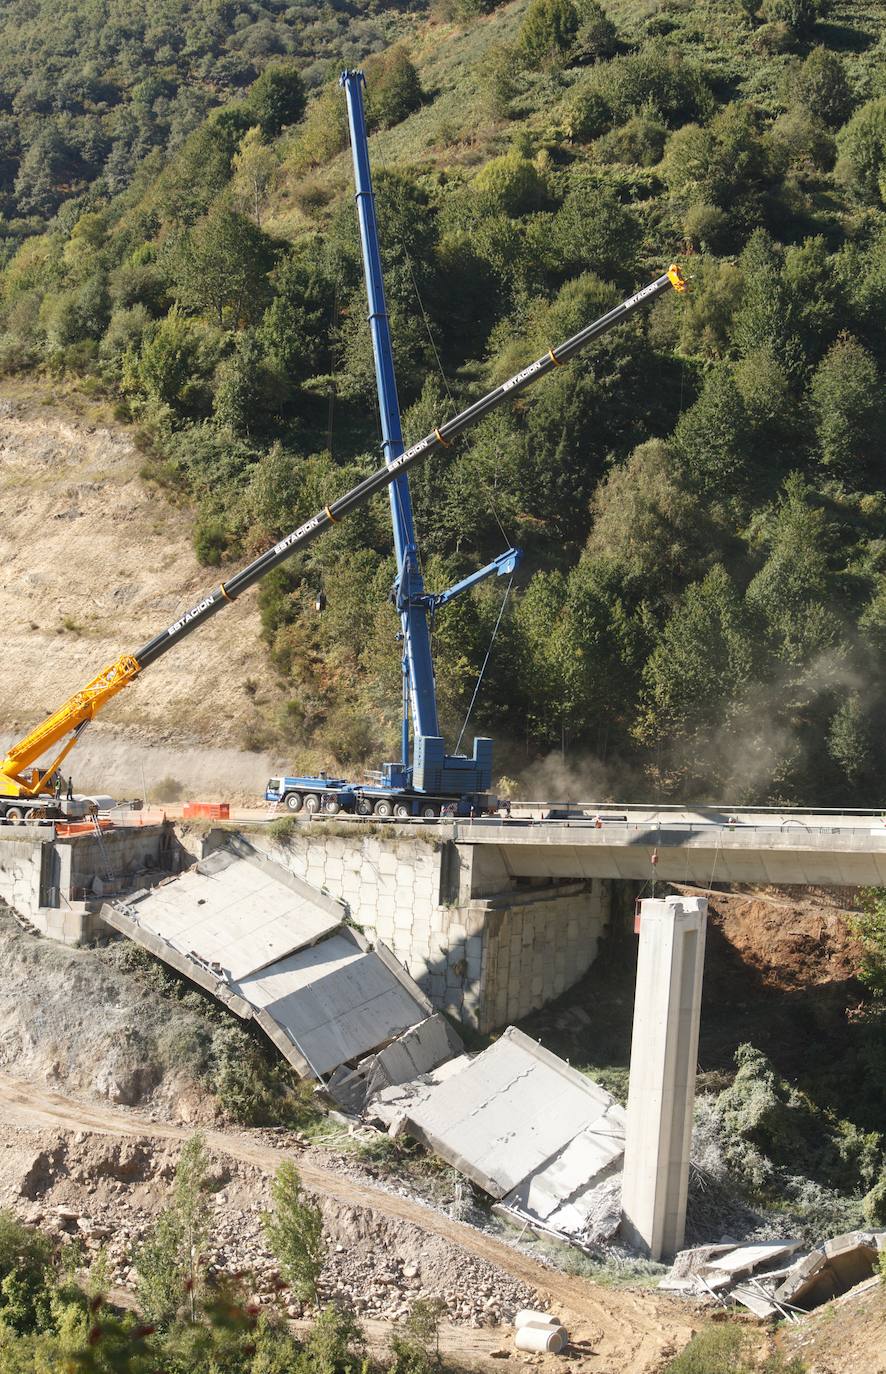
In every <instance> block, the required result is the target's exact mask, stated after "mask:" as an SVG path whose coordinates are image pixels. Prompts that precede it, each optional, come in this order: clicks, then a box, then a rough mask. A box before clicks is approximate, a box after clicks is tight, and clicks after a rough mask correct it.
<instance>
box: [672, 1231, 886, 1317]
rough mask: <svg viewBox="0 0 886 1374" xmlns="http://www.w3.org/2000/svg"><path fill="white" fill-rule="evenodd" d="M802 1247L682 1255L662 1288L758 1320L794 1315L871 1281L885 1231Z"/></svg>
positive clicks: (715, 1248) (711, 1248)
mask: <svg viewBox="0 0 886 1374" xmlns="http://www.w3.org/2000/svg"><path fill="white" fill-rule="evenodd" d="M799 1249H800V1242H799V1241H795V1240H787V1241H776V1242H773V1243H771V1244H760V1245H733V1244H731V1243H729V1244H724V1245H705V1246H700V1247H698V1248H696V1249H694V1250H683V1251H681V1253H680V1254H679V1255H678V1256H677V1258H676V1259H675V1261H674V1264H673V1267H672V1269H671V1272H670V1273H669V1274H668V1276H667V1277H666V1278H664V1279H662V1281H661V1283H660V1284H659V1287H660V1288H663V1289H665V1290H667V1291H669V1292H675V1293H683V1294H685V1295H686V1296H691V1297H695V1298H699V1297H700V1298H707V1299H710V1300H712V1301H716V1302H718V1303H721V1304H723V1303H726V1302H735V1303H739V1304H740V1305H741V1306H742V1307H746V1308H748V1310H749V1311H751V1312H753V1313H754V1314H755V1315H756V1316H758V1317H773V1316H790V1315H791V1314H792V1313H793V1312H800V1311H808V1310H810V1309H811V1308H813V1307H818V1306H820V1304H821V1303H824V1302H829V1301H830V1300H831V1299H832V1298H835V1297H838V1296H839V1295H841V1294H844V1293H847V1292H849V1290H850V1289H852V1288H854V1287H855V1286H856V1285H857V1284H860V1283H864V1282H865V1281H866V1280H868V1279H869V1278H870V1276H871V1274H872V1273H873V1271H874V1267H875V1265H876V1263H877V1256H878V1252H879V1251H881V1250H886V1231H850V1232H849V1233H848V1234H847V1235H844V1236H835V1237H834V1238H833V1239H832V1240H828V1241H825V1242H824V1244H823V1245H822V1246H820V1247H818V1248H816V1249H814V1250H811V1251H809V1252H806V1253H804V1254H802V1255H799V1256H798V1255H797V1254H796V1252H797V1251H798V1250H799Z"/></svg>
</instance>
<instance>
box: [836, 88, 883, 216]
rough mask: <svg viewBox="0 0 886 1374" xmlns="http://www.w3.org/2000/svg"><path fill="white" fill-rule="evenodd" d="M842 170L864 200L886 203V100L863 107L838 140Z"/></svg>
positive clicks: (872, 102)
mask: <svg viewBox="0 0 886 1374" xmlns="http://www.w3.org/2000/svg"><path fill="white" fill-rule="evenodd" d="M837 149H838V151H839V153H840V164H839V169H838V170H840V171H841V172H842V174H843V176H844V179H845V180H846V181H847V182H848V183H849V185H850V186H852V187H853V189H854V190H855V191H856V192H857V193H858V195H859V196H861V197H862V198H863V199H864V200H867V201H870V202H872V203H875V204H876V203H878V202H879V203H886V185H884V172H886V96H881V97H880V99H879V100H869V101H868V103H867V104H866V105H862V107H861V109H860V110H857V111H856V112H855V114H854V115H853V116H852V118H851V119H850V121H849V123H848V124H847V125H846V127H845V128H844V129H841V130H840V133H839V135H838V136H837Z"/></svg>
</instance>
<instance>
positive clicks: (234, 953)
mask: <svg viewBox="0 0 886 1374" xmlns="http://www.w3.org/2000/svg"><path fill="white" fill-rule="evenodd" d="M102 918H103V920H105V921H106V922H107V923H108V924H109V925H110V926H112V927H113V928H114V929H115V930H118V931H120V932H121V933H122V934H124V935H127V936H128V937H129V938H130V939H132V940H134V941H136V942H137V943H138V944H141V945H142V946H143V947H145V948H146V949H149V950H150V951H151V953H152V954H155V955H157V956H158V957H159V958H160V959H163V960H164V961H165V962H166V963H167V964H169V965H170V966H171V967H172V968H174V969H176V970H177V971H178V972H179V973H183V974H185V975H186V977H188V978H189V979H191V981H192V982H195V983H197V984H198V985H199V986H201V987H203V988H205V989H206V990H207V991H208V992H211V993H212V994H213V995H214V996H216V997H218V998H219V1000H220V1001H222V1002H224V1003H225V1005H226V1006H228V1007H229V1008H230V1010H231V1011H233V1012H235V1014H236V1015H238V1016H240V1017H242V1018H243V1019H244V1020H248V1019H254V1020H255V1021H256V1022H257V1023H258V1025H260V1026H261V1028H262V1029H263V1030H264V1031H265V1033H266V1034H267V1036H268V1037H269V1039H270V1040H271V1041H272V1042H273V1043H274V1044H275V1045H276V1047H277V1048H278V1049H279V1050H280V1052H281V1054H283V1055H284V1056H285V1058H286V1059H287V1060H288V1061H289V1063H290V1064H291V1065H292V1066H293V1068H294V1069H295V1070H296V1072H297V1073H299V1074H301V1075H302V1076H304V1077H306V1078H313V1079H315V1080H318V1081H323V1079H324V1078H325V1076H326V1075H328V1074H334V1073H335V1071H336V1070H337V1069H338V1068H339V1067H340V1066H342V1065H355V1064H356V1065H359V1064H360V1063H361V1062H363V1063H364V1069H363V1071H362V1074H361V1073H360V1072H359V1070H358V1079H359V1078H361V1077H362V1078H366V1077H367V1075H368V1074H369V1070H368V1068H367V1067H365V1061H366V1056H368V1055H370V1054H371V1053H372V1052H373V1051H380V1050H387V1051H388V1054H387V1056H386V1058H385V1059H384V1060H383V1062H382V1064H381V1065H380V1066H379V1068H378V1072H377V1074H376V1081H377V1082H378V1083H379V1084H389V1083H396V1082H397V1081H398V1080H399V1077H400V1075H401V1074H402V1073H404V1072H406V1071H407V1069H408V1068H410V1067H411V1070H412V1072H426V1071H427V1070H428V1069H431V1068H434V1067H435V1066H436V1065H437V1064H438V1063H439V1062H440V1060H441V1059H442V1058H449V1057H451V1055H452V1054H454V1053H458V1052H459V1051H460V1050H461V1042H460V1041H459V1040H458V1037H457V1036H456V1034H455V1032H454V1031H453V1030H451V1029H450V1028H449V1027H448V1026H447V1027H446V1028H445V1029H443V1025H442V1024H441V1018H439V1017H438V1016H436V1015H435V1013H434V1009H433V1007H432V1005H431V1003H430V1001H429V1000H428V998H427V997H426V996H425V994H424V993H423V992H422V991H421V989H420V988H419V987H418V985H417V983H415V982H414V980H413V979H412V978H410V976H409V974H408V973H407V972H406V970H405V969H404V968H403V966H402V965H401V964H400V963H398V961H397V960H396V959H395V958H394V956H393V954H391V952H390V950H388V949H387V948H386V947H385V946H384V945H382V944H381V943H378V944H376V945H375V947H374V948H370V945H369V942H368V940H366V938H365V937H364V936H363V935H362V934H361V932H360V931H358V930H355V929H354V928H353V927H351V926H349V925H348V924H347V923H346V922H347V910H346V908H345V906H344V905H343V904H342V903H341V902H338V901H335V900H334V899H333V898H331V897H329V896H328V895H327V894H326V893H325V892H320V891H319V890H318V889H316V888H313V887H311V886H310V884H308V883H306V882H304V881H303V880H302V879H301V878H298V877H296V876H294V875H293V874H291V873H289V872H288V871H287V870H286V869H284V868H283V867H282V866H281V865H279V864H276V863H274V862H273V861H272V860H270V859H267V858H266V857H265V856H263V855H261V854H259V853H258V852H257V851H256V850H255V849H254V848H253V847H252V846H251V845H250V844H249V843H248V842H247V841H246V840H244V839H243V838H242V837H241V836H226V837H225V838H224V840H223V842H222V843H221V845H220V847H219V848H217V849H216V850H214V851H213V852H212V853H210V854H209V855H207V857H206V858H204V859H202V860H200V862H199V863H197V864H195V865H194V866H193V867H192V868H191V869H189V870H188V871H187V872H185V873H183V874H181V875H179V876H178V877H176V878H174V879H172V880H171V881H169V882H166V883H163V884H162V885H160V886H159V887H156V888H152V889H150V890H148V889H145V890H143V891H141V892H138V893H135V894H133V895H132V896H130V897H129V898H128V899H127V900H126V901H125V902H122V901H116V902H107V903H105V905H104V906H103V908H102ZM402 1036H406V1037H407V1040H406V1042H405V1043H404V1045H403V1046H401V1047H400V1048H399V1050H395V1048H394V1046H395V1044H396V1042H397V1041H398V1040H399V1038H400V1037H402ZM348 1077H349V1075H346V1078H348ZM359 1095H360V1094H359V1090H358V1083H357V1081H354V1082H350V1089H349V1093H348V1103H354V1104H356V1107H355V1109H357V1110H359Z"/></svg>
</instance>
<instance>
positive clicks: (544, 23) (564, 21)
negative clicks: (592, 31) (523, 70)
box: [517, 0, 578, 67]
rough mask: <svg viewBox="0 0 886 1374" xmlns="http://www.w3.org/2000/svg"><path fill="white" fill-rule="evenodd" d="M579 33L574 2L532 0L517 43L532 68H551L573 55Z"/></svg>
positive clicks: (570, 0) (566, 0) (569, 0)
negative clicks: (571, 53) (572, 51)
mask: <svg viewBox="0 0 886 1374" xmlns="http://www.w3.org/2000/svg"><path fill="white" fill-rule="evenodd" d="M577 33H578V12H577V11H576V8H575V6H574V5H573V3H572V0H530V5H529V8H528V10H527V11H526V16H525V18H524V20H523V23H522V25H521V27H520V33H519V37H518V40H517V41H518V44H519V47H520V50H521V52H522V54H523V57H524V58H525V60H526V62H527V63H528V64H529V65H530V66H536V67H549V66H552V65H556V64H557V63H559V62H562V61H563V59H564V58H565V57H566V56H567V55H568V54H569V53H570V52H571V50H572V48H573V46H574V44H575V39H576V35H577Z"/></svg>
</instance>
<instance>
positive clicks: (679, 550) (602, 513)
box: [587, 439, 716, 589]
mask: <svg viewBox="0 0 886 1374" xmlns="http://www.w3.org/2000/svg"><path fill="white" fill-rule="evenodd" d="M591 513H592V516H593V521H594V523H593V526H592V528H591V533H590V535H589V537H588V543H587V552H588V554H590V555H591V556H593V557H598V558H609V559H611V560H612V561H613V562H614V563H616V564H617V565H619V566H620V567H621V568H623V569H624V570H625V571H626V572H627V573H628V574H629V575H630V577H631V578H632V579H635V580H636V582H638V583H640V582H642V583H645V584H646V585H647V586H648V587H649V588H650V589H652V588H655V587H659V588H661V587H671V586H672V585H673V584H674V582H675V581H678V580H682V579H684V578H689V577H693V576H697V575H698V574H699V573H700V572H703V571H704V570H705V563H706V560H707V559H708V557H709V556H710V548H711V545H712V544H715V543H716V537H715V534H714V531H713V530H712V528H711V525H710V519H709V516H708V514H707V512H706V511H705V510H704V509H703V508H699V503H698V498H697V497H696V495H695V493H694V492H693V491H692V490H691V489H688V488H687V487H686V486H684V485H683V483H682V482H681V481H680V478H679V474H678V472H677V465H676V463H675V462H674V457H673V454H672V453H671V452H670V450H669V448H668V446H667V444H666V443H665V442H664V441H663V440H661V439H650V440H649V441H648V442H647V443H645V444H641V445H640V446H639V447H638V448H635V449H634V451H633V453H632V454H631V456H630V457H629V458H628V460H627V462H626V463H623V464H621V465H620V466H618V467H613V468H612V470H611V471H610V472H609V474H608V475H607V476H606V477H605V478H604V480H603V481H602V482H601V483H600V485H599V486H598V487H597V489H596V491H595V492H594V497H593V501H592V503H591Z"/></svg>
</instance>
